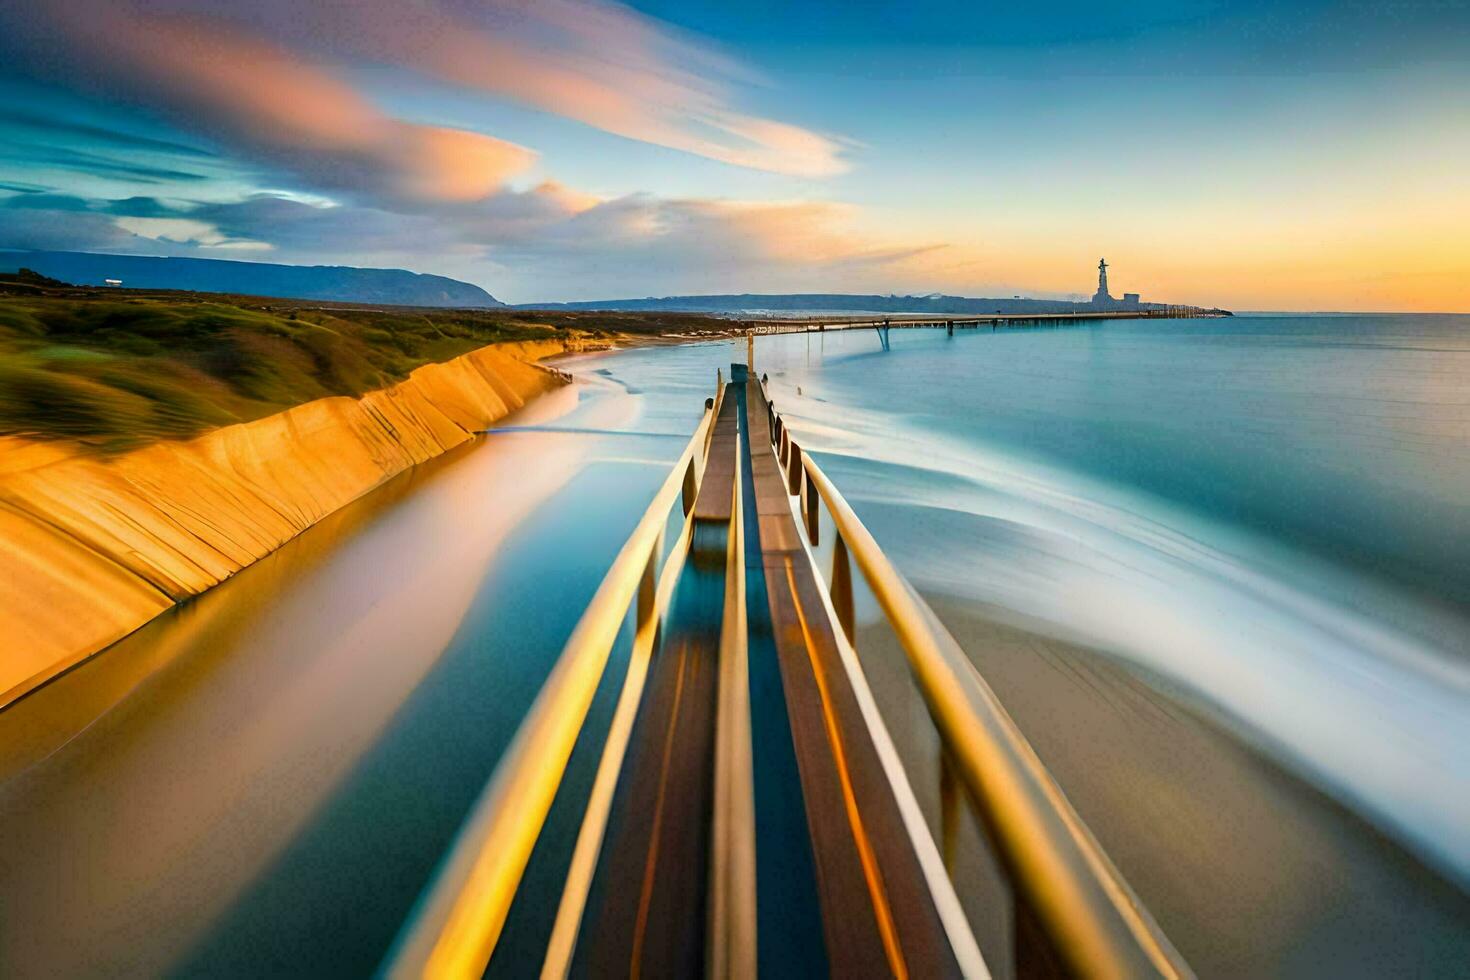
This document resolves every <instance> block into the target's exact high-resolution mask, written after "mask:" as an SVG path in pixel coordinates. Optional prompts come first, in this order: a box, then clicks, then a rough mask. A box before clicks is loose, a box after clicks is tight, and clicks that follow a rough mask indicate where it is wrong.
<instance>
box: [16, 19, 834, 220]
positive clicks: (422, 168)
mask: <svg viewBox="0 0 1470 980" xmlns="http://www.w3.org/2000/svg"><path fill="white" fill-rule="evenodd" d="M0 28H4V29H5V30H0V34H7V33H8V34H9V35H10V37H11V49H12V50H11V53H12V54H14V55H15V56H16V57H17V58H24V59H27V60H29V61H30V62H31V63H32V64H34V65H39V66H41V68H42V69H43V70H42V71H41V72H40V74H42V75H43V76H46V77H49V78H52V79H53V80H54V77H55V76H56V75H57V74H65V75H68V76H70V77H72V78H74V79H76V80H78V81H80V82H81V83H82V84H84V85H85V84H88V83H90V86H91V89H92V91H93V92H94V93H96V94H99V95H100V94H104V93H105V94H106V95H107V96H108V97H110V98H119V97H120V98H122V99H125V100H127V101H131V102H133V103H135V104H138V105H141V106H145V107H148V108H151V109H155V110H161V111H163V112H164V113H165V114H166V115H168V116H169V117H170V118H171V119H173V120H174V121H175V122H176V123H177V124H178V125H179V126H180V128H182V129H184V130H186V131H191V130H192V131H195V132H201V133H203V134H204V135H206V136H208V137H210V138H212V139H216V140H218V141H219V142H220V143H222V144H223V145H225V146H228V147H231V148H233V149H234V150H236V151H243V152H245V153H247V154H249V155H252V156H254V157H256V158H257V159H260V160H262V161H263V162H266V163H269V164H271V165H273V166H277V167H280V168H284V169H286V170H288V171H289V172H291V173H293V174H295V175H296V176H298V177H299V178H303V179H305V180H308V181H310V182H311V183H312V184H313V185H314V186H317V187H320V188H323V189H338V190H342V189H346V190H354V191H359V192H365V193H369V194H372V193H377V194H386V195H393V196H396V197H399V198H404V199H413V200H461V201H462V200H473V199H476V198H480V197H484V196H486V195H488V194H490V193H492V192H493V191H495V190H496V189H497V188H498V187H500V186H501V185H502V184H503V183H504V182H505V180H506V179H508V178H510V177H513V176H514V175H516V174H519V173H521V172H523V171H524V170H525V169H527V168H528V167H529V166H530V164H531V163H532V162H533V160H534V154H533V153H532V152H531V151H530V150H527V149H525V148H523V147H520V146H516V145H514V144H512V143H510V142H507V141H504V140H501V139H497V138H495V137H493V136H489V135H485V134H482V133H476V132H470V131H466V130H463V129H453V128H447V127H442V126H434V125H426V124H423V123H419V122H415V121H411V120H407V119H400V118H394V117H392V116H390V115H388V114H387V113H385V112H383V111H382V110H380V109H379V108H378V107H377V106H375V105H374V104H373V103H372V101H371V100H370V99H369V98H367V97H366V96H365V95H364V94H363V93H362V92H361V91H359V90H358V89H357V88H355V87H354V86H353V85H352V84H350V83H349V82H348V81H347V80H346V79H347V77H348V75H347V72H346V71H345V69H349V68H351V67H353V66H359V65H371V66H379V67H381V66H390V67H392V68H395V69H397V70H399V71H405V72H410V73H413V74H415V75H418V76H421V77H425V78H429V79H432V80H435V81H437V82H440V83H445V84H449V85H451V86H455V87H458V88H460V89H461V90H464V91H467V92H470V93H478V94H483V95H486V96H491V97H495V98H499V99H506V100H510V101H515V102H519V103H522V104H525V105H529V106H532V107H535V108H538V109H542V110H545V111H548V112H552V113H556V114H559V115H562V116H565V117H568V118H571V119H575V120H579V121H581V122H584V123H587V124H589V125H592V126H595V127H598V128H600V129H603V130H605V131H608V132H611V133H615V134H619V135H622V136H625V137H628V138H631V139H636V140H642V141H645V142H649V143H654V144H658V145H662V146H667V147H673V148H676V149H679V150H685V151H688V152H690V153H694V154H698V155H701V156H705V157H709V158H711V159H715V160H721V161H725V162H728V163H731V164H735V165H738V166H742V167H750V168H756V169H761V170H769V171H774V172H778V173H785V174H796V175H803V176H821V175H827V174H834V173H838V172H840V171H842V170H843V169H845V163H844V162H843V161H842V159H841V148H842V147H841V144H840V143H839V141H837V140H835V139H832V138H830V137H827V136H823V135H820V134H818V133H814V132H811V131H809V130H806V129H803V128H801V127H798V126H794V125H790V124H787V123H782V122H779V121H776V120H771V119H764V118H760V117H757V116H753V115H749V114H746V113H743V112H741V111H739V110H738V109H737V108H736V107H734V105H733V103H732V101H731V90H732V89H733V88H734V87H737V86H739V85H741V84H745V83H747V82H749V81H750V76H749V75H748V74H747V73H745V72H744V71H743V70H742V69H741V68H740V67H739V66H738V65H737V64H736V63H734V62H733V61H731V60H730V59H728V58H726V57H725V56H724V55H722V54H720V53H719V52H717V51H715V50H713V49H711V48H709V47H707V46H704V45H701V44H698V43H696V42H694V41H692V40H689V39H687V38H684V37H681V36H679V35H677V34H676V33H674V32H672V31H671V30H669V29H667V28H664V27H661V26H660V25H657V24H656V23H655V22H653V21H650V20H648V19H646V18H644V17H642V16H641V15H638V14H636V13H634V12H633V11H630V10H627V9H626V8H623V7H619V6H613V5H610V4H605V3H601V2H598V0H541V2H538V3H534V4H525V3H520V2H514V0H488V2H464V0H356V2H351V3H338V2H331V0H257V2H254V3H250V4H239V3H236V2H233V0H229V2H226V0H149V2H142V0H68V2H66V3H60V4H57V3H50V2H46V0H17V2H16V3H14V4H12V5H11V6H10V7H9V8H8V10H4V11H0ZM4 47H5V44H4V42H3V41H0V48H4ZM58 66H64V67H65V69H66V71H65V72H64V73H58V72H57V71H56V68H57V67H58Z"/></svg>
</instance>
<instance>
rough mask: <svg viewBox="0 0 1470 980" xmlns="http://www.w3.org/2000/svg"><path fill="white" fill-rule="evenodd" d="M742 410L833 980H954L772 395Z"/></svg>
mask: <svg viewBox="0 0 1470 980" xmlns="http://www.w3.org/2000/svg"><path fill="white" fill-rule="evenodd" d="M746 408H747V412H746V420H747V421H748V426H749V433H750V438H749V440H748V444H747V451H748V452H749V453H750V454H751V463H752V467H753V470H754V475H755V498H756V499H755V501H754V502H753V503H754V505H755V508H756V511H757V514H758V517H759V525H760V550H761V555H762V563H763V568H764V573H765V578H766V595H767V598H768V601H769V605H770V617H771V622H772V626H773V630H772V632H773V636H774V640H775V647H776V656H777V657H778V660H779V664H780V670H781V679H782V683H783V686H784V690H785V695H786V703H787V708H788V720H789V723H790V728H791V738H792V742H793V744H794V746H795V750H796V758H797V763H798V766H799V769H800V774H801V786H802V792H803V797H804V801H805V805H806V818H807V826H808V829H809V832H810V834H811V839H812V845H813V852H814V857H815V862H816V868H817V893H818V896H819V898H820V902H821V911H822V923H823V930H824V933H825V939H826V943H827V954H828V958H829V961H830V963H831V968H832V972H833V974H834V975H837V976H866V975H874V974H879V975H881V974H892V975H895V976H902V975H904V974H906V973H907V974H915V975H918V976H953V975H958V966H957V964H956V962H955V957H954V954H953V952H952V950H951V949H950V946H949V940H948V938H947V937H946V935H945V932H944V927H943V924H942V923H941V921H940V918H939V914H938V912H937V910H936V908H935V902H934V898H933V896H932V895H931V894H930V892H929V888H928V885H927V883H926V882H925V879H924V875H923V872H922V869H921V867H920V865H919V861H918V858H917V856H916V854H915V852H914V848H913V844H912V842H911V840H910V838H909V835H908V831H907V829H906V828H905V826H904V822H903V818H902V816H901V814H900V812H899V809H898V805H897V803H896V801H895V799H894V793H893V788H892V786H891V785H890V784H889V782H888V779H887V776H886V774H885V772H884V769H883V766H882V764H881V762H880V760H879V758H878V754H877V750H876V748H875V746H874V743H873V738H872V735H871V733H870V731H869V729H868V727H867V724H866V722H865V720H864V719H863V716H862V712H861V710H860V709H859V706H858V703H857V698H856V694H855V692H854V690H853V685H852V681H851V679H850V677H849V674H848V671H847V668H846V666H845V665H844V663H843V661H842V658H841V656H840V653H839V650H838V642H839V641H838V637H837V633H836V627H835V625H834V623H833V620H832V617H831V615H829V613H828V611H827V607H826V604H825V603H824V601H823V598H822V594H821V591H820V586H819V584H818V582H817V579H816V575H815V574H814V572H813V570H812V565H811V562H810V560H809V559H808V558H807V554H806V550H805V548H804V546H803V544H802V540H801V536H800V531H799V530H798V528H797V526H796V521H795V519H794V518H793V516H792V511H791V506H790V503H789V498H788V495H787V487H786V480H785V477H784V475H783V474H782V472H781V469H780V466H779V464H778V462H777V460H776V457H775V455H774V454H773V453H772V452H771V438H770V430H769V428H768V426H769V415H768V409H767V405H766V399H765V395H764V392H762V390H761V387H760V385H759V383H757V382H755V381H753V380H752V381H750V382H748V384H747V387H746Z"/></svg>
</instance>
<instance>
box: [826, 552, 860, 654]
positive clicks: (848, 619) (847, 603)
mask: <svg viewBox="0 0 1470 980" xmlns="http://www.w3.org/2000/svg"><path fill="white" fill-rule="evenodd" d="M830 581H831V583H832V585H831V590H832V609H833V611H834V612H836V613H837V624H838V625H839V626H841V627H842V632H843V633H845V634H846V635H847V642H849V643H851V644H852V645H853V646H854V647H856V646H857V634H856V632H855V626H854V623H853V608H852V562H851V561H850V560H849V559H848V557H847V543H846V542H845V541H843V540H842V535H841V534H838V535H837V536H836V537H834V538H833V539H832V578H831V579H830Z"/></svg>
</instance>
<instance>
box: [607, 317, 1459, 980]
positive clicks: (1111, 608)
mask: <svg viewBox="0 0 1470 980" xmlns="http://www.w3.org/2000/svg"><path fill="white" fill-rule="evenodd" d="M891 337H892V344H891V350H889V351H886V352H885V351H883V350H882V348H881V346H880V344H879V340H878V338H877V336H876V333H875V332H874V331H871V330H856V331H843V332H835V331H834V332H828V333H820V334H798V335H786V336H775V337H762V338H760V339H758V341H757V345H756V371H757V372H758V373H761V374H764V375H767V376H768V378H769V384H770V391H771V394H772V398H773V400H774V402H775V404H776V407H777V408H778V410H779V411H781V412H782V413H783V414H784V415H785V417H786V418H787V420H788V422H789V423H790V424H791V425H792V428H793V432H794V436H795V438H796V439H797V441H798V442H800V443H801V445H802V446H803V448H804V449H805V450H807V451H809V452H813V453H815V455H816V458H817V459H818V461H819V462H820V463H821V465H822V466H823V467H824V469H825V470H826V471H827V473H828V475H829V476H831V477H832V478H833V480H834V481H835V483H836V484H837V486H838V487H839V489H840V490H841V491H842V492H843V493H844V494H845V495H846V497H847V498H848V500H849V502H850V503H852V505H853V507H854V509H855V510H856V511H857V513H858V515H859V516H860V517H861V518H862V519H863V520H864V521H865V523H867V524H868V526H869V528H870V530H872V531H873V533H874V535H875V536H876V538H877V540H878V541H879V543H880V544H881V545H882V546H883V547H884V548H885V550H886V551H887V552H888V554H889V555H890V557H891V558H892V559H893V560H894V561H895V563H896V564H897V565H898V566H899V568H900V569H901V570H902V571H903V572H904V573H905V574H906V575H907V576H908V577H909V578H910V580H911V581H913V582H914V584H915V585H916V586H917V587H918V588H919V589H920V591H921V592H923V593H924V594H925V595H926V596H927V597H929V598H930V600H931V603H933V604H934V605H935V607H936V609H937V610H938V611H939V613H940V617H941V619H943V620H944V621H945V622H946V625H948V626H949V627H950V629H951V631H953V632H954V633H955V634H956V636H957V637H958V638H959V639H960V640H961V643H962V645H963V646H965V647H966V649H967V652H969V653H970V654H971V656H972V658H973V659H975V661H976V663H977V665H978V666H980V668H981V672H982V674H984V675H985V676H986V677H987V679H989V680H990V682H991V683H992V685H993V686H994V687H995V688H996V689H997V691H998V693H999V694H1000V695H1001V697H1002V700H1003V701H1005V702H1006V703H1007V705H1008V706H1010V707H1011V710H1012V712H1013V713H1014V714H1015V715H1016V717H1017V720H1018V722H1020V724H1021V727H1022V729H1023V731H1025V732H1026V733H1027V735H1028V737H1030V738H1031V739H1032V741H1033V743H1034V744H1035V745H1036V746H1037V748H1038V751H1039V752H1040V753H1041V755H1042V758H1043V760H1044V761H1046V762H1047V763H1048V765H1049V766H1051V768H1052V769H1053V772H1054V773H1055V774H1056V775H1057V777H1058V779H1059V781H1060V782H1061V784H1062V787H1063V789H1064V790H1065V791H1067V792H1068V794H1069V795H1070V796H1072V797H1073V800H1074V803H1075V804H1076V805H1077V806H1078V808H1079V810H1080V811H1081V813H1082V815H1083V817H1084V819H1087V820H1088V821H1089V822H1090V823H1091V824H1092V825H1093V829H1094V830H1095V831H1096V832H1097V833H1098V835H1099V837H1100V839H1102V841H1103V843H1104V845H1105V847H1107V848H1108V849H1109V851H1110V853H1111V854H1112V856H1113V857H1114V859H1115V861H1117V862H1118V863H1119V864H1120V867H1122V868H1123V869H1124V871H1125V874H1127V875H1128V876H1129V877H1130V879H1132V880H1133V883H1134V884H1135V887H1137V888H1138V889H1139V891H1140V894H1141V895H1142V896H1143V898H1144V900H1145V902H1146V903H1147V904H1149V905H1150V906H1151V908H1152V909H1153V911H1154V913H1155V915H1156V916H1157V917H1158V918H1159V919H1160V922H1161V923H1162V924H1163V925H1164V927H1165V929H1166V931H1167V932H1169V933H1170V935H1171V936H1173V937H1175V941H1176V942H1177V943H1179V944H1180V945H1181V948H1182V949H1183V951H1184V952H1185V954H1186V956H1188V957H1190V958H1191V959H1192V960H1194V961H1197V962H1196V966H1197V968H1200V969H1201V972H1208V973H1214V974H1219V973H1220V972H1221V971H1226V970H1230V971H1236V970H1244V971H1249V972H1251V973H1260V972H1263V971H1264V972H1270V973H1289V974H1293V975H1298V974H1300V973H1301V972H1303V965H1304V964H1306V963H1308V962H1311V963H1312V964H1313V966H1312V968H1311V969H1308V970H1306V971H1305V972H1307V973H1309V974H1311V975H1319V976H1330V975H1345V974H1344V972H1343V971H1346V972H1347V973H1349V974H1351V973H1362V972H1363V971H1364V970H1369V971H1370V972H1371V971H1374V970H1377V971H1381V970H1410V969H1412V970H1424V969H1429V970H1431V972H1433V971H1434V969H1435V967H1436V966H1437V967H1438V968H1439V969H1444V968H1446V967H1448V966H1450V965H1452V964H1453V963H1454V962H1455V960H1456V959H1457V958H1462V957H1464V956H1465V955H1466V954H1467V952H1470V936H1467V925H1470V919H1467V914H1466V913H1467V908H1470V906H1467V902H1466V900H1465V890H1466V889H1470V754H1467V752H1466V748H1465V747H1466V746H1467V745H1470V317H1465V316H1356V315H1355V316H1346V315H1343V316H1239V317H1235V318H1231V319H1191V320H1177V321H1168V320H1122V321H1107V322H1100V323H1093V324H1087V325H1080V326H1067V327H1060V328H1016V329H1007V328H1002V329H998V330H991V329H990V328H989V327H985V328H982V329H979V330H973V329H971V330H956V331H955V333H954V335H953V336H952V337H950V336H946V334H945V332H944V331H942V330H898V329H895V330H893V331H892V334H891ZM744 359H745V345H744V342H743V341H742V342H738V343H733V344H731V343H726V344H713V345H703V346H695V347H687V348H680V349H672V350H671V349H658V350H640V351H630V352H627V353H624V354H620V355H617V356H615V357H612V358H608V359H605V360H604V361H603V362H602V363H601V364H600V366H599V367H598V370H599V372H600V373H602V374H603V375H604V376H606V377H609V378H611V379H613V380H615V381H617V382H619V383H621V384H623V385H625V386H626V387H627V388H628V390H629V391H632V392H637V393H639V394H640V395H641V396H642V398H643V399H644V400H645V402H646V403H647V404H648V409H647V411H648V412H649V413H650V419H652V421H651V423H650V424H654V425H659V424H662V422H661V421H660V419H661V416H662V414H663V413H664V412H666V411H668V410H669V409H668V408H667V407H666V406H670V405H673V404H677V402H678V400H680V399H687V398H689V397H692V392H690V391H688V390H687V389H688V386H689V382H688V379H689V378H690V376H696V377H702V378H705V379H706V381H707V380H708V378H709V376H710V375H712V374H713V372H714V371H715V369H716V368H717V367H719V366H721V365H723V364H725V363H726V362H728V361H743V360H744ZM873 615H875V614H873V613H872V611H871V610H870V619H871V618H873ZM864 635H865V636H867V635H868V633H867V632H865V634H864ZM859 646H860V649H861V648H862V646H863V643H860V644H859ZM879 646H881V641H879ZM885 656H886V657H887V658H888V659H889V660H893V659H896V658H897V657H898V654H897V652H896V650H891V649H890V650H886V651H884V652H883V653H881V654H879V653H874V654H870V655H869V656H867V657H865V661H864V662H865V665H866V666H868V668H869V671H870V674H871V675H872V676H874V678H875V686H881V685H883V684H887V685H889V686H892V685H894V684H896V683H899V680H896V679H901V673H902V672H901V671H898V672H894V671H890V670H889V668H888V665H887V663H886V662H885V661H884V660H883V659H882V657H885ZM1074 675H1075V677H1074ZM1059 676H1065V677H1067V678H1069V680H1067V681H1066V682H1065V683H1063V682H1058V681H1057V680H1056V678H1057V677H1059ZM1047 678H1051V679H1050V680H1048V679H1047ZM1077 678H1080V680H1077ZM1079 691H1080V692H1081V693H1080V694H1079V693H1078V692H1079ZM882 699H883V695H882V692H880V700H882ZM889 700H890V702H891V703H892V704H893V705H894V708H895V711H896V713H897V714H898V715H899V716H900V717H899V718H898V719H897V720H894V721H890V725H891V726H892V727H895V728H900V729H901V728H903V727H905V726H906V725H909V724H914V722H913V721H912V718H911V715H912V711H911V709H905V708H904V707H903V705H902V702H901V700H900V699H898V698H897V697H890V698H889ZM1161 719H1162V720H1161ZM1150 726H1152V727H1150ZM896 737H897V738H898V739H899V741H900V742H902V741H904V739H905V734H904V733H903V732H901V731H900V732H896ZM914 744H915V745H918V744H920V743H919V742H917V741H915V742H914ZM1202 849H1214V850H1212V851H1210V854H1209V857H1208V858H1203V857H1201V855H1200V852H1201V850H1202ZM1232 850H1234V851H1235V852H1236V853H1231V851H1232ZM1200 882H1209V884H1208V885H1204V886H1201V884H1200ZM1232 907H1234V908H1237V909H1238V912H1239V914H1238V915H1237V916H1236V917H1234V918H1232V917H1231V915H1229V914H1228V913H1229V910H1230V909H1231V908H1232ZM1206 919H1208V921H1204V920H1206ZM1406 933H1408V934H1412V935H1415V936H1416V940H1415V941H1414V942H1412V943H1411V942H1406V940H1405V938H1404V937H1405V935H1406ZM1387 947H1395V948H1396V951H1395V952H1393V953H1385V952H1384V950H1385V948H1387ZM1410 947H1412V948H1413V952H1406V949H1408V948H1410Z"/></svg>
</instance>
